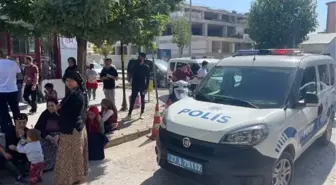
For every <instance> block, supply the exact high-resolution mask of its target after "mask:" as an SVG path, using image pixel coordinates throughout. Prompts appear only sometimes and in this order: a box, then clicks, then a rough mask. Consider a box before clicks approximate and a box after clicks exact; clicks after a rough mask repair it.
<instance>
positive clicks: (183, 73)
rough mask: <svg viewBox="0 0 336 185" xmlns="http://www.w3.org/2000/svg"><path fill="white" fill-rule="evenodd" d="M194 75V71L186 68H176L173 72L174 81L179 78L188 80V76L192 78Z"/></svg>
mask: <svg viewBox="0 0 336 185" xmlns="http://www.w3.org/2000/svg"><path fill="white" fill-rule="evenodd" d="M192 76H193V73H192V71H191V70H185V71H182V70H176V71H175V72H174V73H173V81H174V82H177V81H179V80H184V81H187V77H189V78H191V77H192Z"/></svg>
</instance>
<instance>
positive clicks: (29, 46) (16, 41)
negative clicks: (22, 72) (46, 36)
mask: <svg viewBox="0 0 336 185" xmlns="http://www.w3.org/2000/svg"><path fill="white" fill-rule="evenodd" d="M11 46H12V52H11V53H12V54H34V53H35V39H33V38H26V37H22V36H12V37H11Z"/></svg>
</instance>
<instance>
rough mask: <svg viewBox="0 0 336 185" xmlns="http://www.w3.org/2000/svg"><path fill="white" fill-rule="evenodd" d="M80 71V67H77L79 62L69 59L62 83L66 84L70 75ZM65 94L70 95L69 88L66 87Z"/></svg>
mask: <svg viewBox="0 0 336 185" xmlns="http://www.w3.org/2000/svg"><path fill="white" fill-rule="evenodd" d="M76 71H78V67H77V61H76V59H75V58H74V57H69V58H68V67H67V68H66V69H65V72H64V75H63V77H62V81H63V83H65V80H66V78H67V77H68V76H69V74H71V73H73V72H76ZM65 92H66V94H68V93H69V92H70V91H69V88H68V87H65Z"/></svg>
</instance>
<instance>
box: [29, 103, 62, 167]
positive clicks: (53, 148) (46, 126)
mask: <svg viewBox="0 0 336 185" xmlns="http://www.w3.org/2000/svg"><path fill="white" fill-rule="evenodd" d="M57 104H58V101H57V99H48V100H47V110H45V111H44V112H42V114H41V115H40V118H39V119H38V121H37V123H36V125H35V129H37V130H39V131H40V132H41V140H40V142H41V145H42V150H43V154H44V161H45V164H46V166H45V168H44V169H45V171H49V170H53V169H54V166H55V160H56V153H57V142H58V138H59V127H58V119H59V115H58V113H57Z"/></svg>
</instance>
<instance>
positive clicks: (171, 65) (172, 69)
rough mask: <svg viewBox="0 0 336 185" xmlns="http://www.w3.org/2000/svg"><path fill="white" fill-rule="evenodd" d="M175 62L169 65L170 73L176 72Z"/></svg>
mask: <svg viewBox="0 0 336 185" xmlns="http://www.w3.org/2000/svg"><path fill="white" fill-rule="evenodd" d="M175 64H176V63H175V62H171V63H170V64H169V68H170V71H174V69H175Z"/></svg>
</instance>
